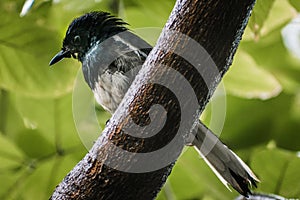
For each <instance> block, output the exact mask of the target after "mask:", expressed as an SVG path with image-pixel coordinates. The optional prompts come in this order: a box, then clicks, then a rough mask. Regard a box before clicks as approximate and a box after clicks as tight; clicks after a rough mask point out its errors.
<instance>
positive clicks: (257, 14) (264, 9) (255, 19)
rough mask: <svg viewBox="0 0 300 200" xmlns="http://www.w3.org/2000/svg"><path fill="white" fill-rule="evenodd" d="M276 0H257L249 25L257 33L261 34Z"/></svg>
mask: <svg viewBox="0 0 300 200" xmlns="http://www.w3.org/2000/svg"><path fill="white" fill-rule="evenodd" d="M274 2H275V0H257V1H256V4H255V6H254V9H253V11H252V16H251V18H250V20H249V25H248V26H249V27H250V28H251V30H252V31H253V32H254V34H255V35H257V34H259V33H260V31H261V29H262V27H263V25H264V23H265V21H266V19H267V18H268V15H269V13H270V11H271V8H272V6H273V4H274Z"/></svg>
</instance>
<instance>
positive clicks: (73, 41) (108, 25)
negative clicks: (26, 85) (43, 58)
mask: <svg viewBox="0 0 300 200" xmlns="http://www.w3.org/2000/svg"><path fill="white" fill-rule="evenodd" d="M125 25H127V23H125V22H123V21H122V20H121V19H119V18H116V17H114V16H112V15H110V14H109V13H107V12H100V11H99V12H90V13H87V14H85V15H82V16H81V17H79V18H76V19H74V20H73V21H72V23H71V24H70V25H69V28H68V30H67V32H66V36H65V38H64V40H63V47H62V50H61V51H60V52H58V53H57V54H56V55H55V56H54V57H53V58H52V60H51V61H50V63H49V65H53V64H55V63H57V62H59V61H60V60H62V59H63V58H70V57H73V58H76V59H78V60H79V61H81V62H82V61H83V59H84V56H85V54H86V53H87V52H88V51H89V49H90V48H91V47H92V46H93V45H95V44H96V43H98V42H102V41H104V40H106V39H107V38H109V37H111V36H113V35H115V34H118V33H120V32H123V31H126V30H127V28H126V27H125Z"/></svg>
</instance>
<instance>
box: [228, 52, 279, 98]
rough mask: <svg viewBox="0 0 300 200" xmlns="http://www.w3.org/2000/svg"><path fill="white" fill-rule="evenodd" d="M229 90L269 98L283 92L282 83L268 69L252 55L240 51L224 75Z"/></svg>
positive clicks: (234, 93)
mask: <svg viewBox="0 0 300 200" xmlns="http://www.w3.org/2000/svg"><path fill="white" fill-rule="evenodd" d="M224 84H225V86H226V90H227V92H229V93H230V94H233V95H236V96H239V97H243V98H249V99H251V98H258V99H263V100H265V99H269V98H272V97H275V96H277V95H278V94H279V93H280V92H281V85H280V83H279V82H278V81H277V80H276V78H275V77H274V76H273V75H272V74H271V73H269V72H268V71H266V70H264V69H262V68H260V67H259V66H258V65H257V64H256V63H255V61H254V60H253V59H252V57H251V56H250V55H248V54H247V53H245V52H243V51H239V52H238V53H237V55H236V57H235V59H234V62H233V65H232V67H231V69H230V71H229V72H228V73H227V75H226V76H225V77H224Z"/></svg>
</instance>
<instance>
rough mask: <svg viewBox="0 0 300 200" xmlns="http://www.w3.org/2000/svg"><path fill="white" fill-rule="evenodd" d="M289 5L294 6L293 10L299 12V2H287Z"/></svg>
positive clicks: (293, 0) (290, 0)
mask: <svg viewBox="0 0 300 200" xmlns="http://www.w3.org/2000/svg"><path fill="white" fill-rule="evenodd" d="M289 2H290V4H291V5H292V6H294V8H295V9H296V10H297V11H298V12H299V11H300V3H299V0H289Z"/></svg>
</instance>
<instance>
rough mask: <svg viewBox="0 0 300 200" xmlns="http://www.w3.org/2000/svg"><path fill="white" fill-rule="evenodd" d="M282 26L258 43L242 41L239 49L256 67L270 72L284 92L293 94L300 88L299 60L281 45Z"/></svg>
mask: <svg viewBox="0 0 300 200" xmlns="http://www.w3.org/2000/svg"><path fill="white" fill-rule="evenodd" d="M284 26H285V24H282V26H280V27H278V28H276V29H274V30H273V31H272V32H270V33H269V34H267V35H265V36H263V37H262V38H261V39H260V40H259V41H258V42H254V41H244V42H242V43H241V44H240V47H239V48H240V49H241V50H243V51H245V52H247V53H248V54H249V55H250V56H251V57H252V59H253V60H254V61H255V63H257V65H259V66H260V67H262V68H264V69H265V70H267V71H269V72H271V73H272V74H273V76H274V77H275V78H276V79H277V80H278V81H279V82H280V84H281V86H282V88H283V90H284V91H286V92H290V93H293V94H295V92H297V91H298V89H299V87H300V68H299V65H300V60H299V59H296V58H295V57H293V56H292V55H291V54H290V53H289V52H288V50H287V49H286V48H285V46H284V44H283V41H282V38H281V30H282V28H283V27H284Z"/></svg>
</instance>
